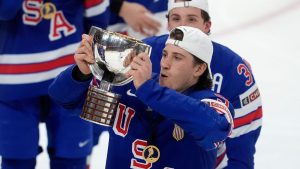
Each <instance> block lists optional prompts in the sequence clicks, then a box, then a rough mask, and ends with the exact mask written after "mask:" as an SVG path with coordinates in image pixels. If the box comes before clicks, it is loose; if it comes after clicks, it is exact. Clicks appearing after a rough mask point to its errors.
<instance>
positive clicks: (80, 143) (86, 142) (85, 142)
mask: <svg viewBox="0 0 300 169" xmlns="http://www.w3.org/2000/svg"><path fill="white" fill-rule="evenodd" d="M89 141H90V140H85V141H82V142H79V143H78V146H79V147H80V148H82V147H84V146H86V145H87V144H88V143H89Z"/></svg>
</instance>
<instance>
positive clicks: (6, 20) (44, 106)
mask: <svg viewBox="0 0 300 169" xmlns="http://www.w3.org/2000/svg"><path fill="white" fill-rule="evenodd" d="M108 5H109V1H108V0H104V1H98V0H63V1H53V0H47V1H46V0H13V1H7V0H0V156H1V158H2V159H1V160H0V163H1V166H0V168H2V169H12V168H13V169H34V168H35V165H36V156H37V155H38V154H39V153H40V152H41V149H40V148H39V146H38V143H39V122H40V121H44V122H45V123H46V128H47V134H48V154H49V157H50V166H51V169H71V168H72V169H85V168H86V163H87V160H86V157H87V156H88V155H89V154H90V153H91V150H92V146H93V138H92V136H93V133H92V124H90V123H88V122H86V121H84V120H82V119H80V118H79V117H78V116H77V115H74V114H76V113H73V114H72V113H71V112H70V111H69V110H65V109H63V108H61V107H60V106H58V105H57V104H55V103H54V102H53V101H52V100H51V99H50V98H49V97H48V85H49V84H50V83H51V82H52V80H53V78H54V77H56V75H57V74H58V73H60V72H61V71H62V70H64V69H65V68H67V67H68V65H70V64H72V63H74V59H73V58H74V51H75V49H76V48H77V46H78V45H79V43H80V40H81V35H82V33H85V32H87V31H88V29H89V27H90V26H91V25H97V26H99V27H104V28H105V27H106V26H107V7H108ZM73 111H80V110H72V112H73ZM79 131H80V132H79Z"/></svg>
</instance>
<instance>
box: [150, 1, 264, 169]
mask: <svg viewBox="0 0 300 169" xmlns="http://www.w3.org/2000/svg"><path fill="white" fill-rule="evenodd" d="M167 18H168V29H169V30H171V29H173V28H174V27H177V26H181V25H186V26H191V27H195V28H198V29H200V30H202V31H203V32H204V33H206V34H209V32H210V28H211V20H210V16H209V11H208V3H207V1H206V0H187V1H182V0H177V1H176V2H174V0H170V1H169V4H168V16H167ZM167 38H168V35H163V36H158V37H152V38H148V39H145V40H144V42H145V43H147V44H149V45H150V46H152V49H153V50H152V54H151V57H150V58H151V61H152V66H153V72H160V66H159V63H160V59H161V57H159V56H162V52H163V48H164V44H165V42H166V40H167ZM213 47H214V52H213V56H212V61H211V64H210V68H211V71H212V74H213V87H212V90H213V91H215V92H216V93H220V94H221V95H223V96H224V97H226V98H227V99H228V100H229V101H230V102H231V103H232V104H233V106H234V108H235V119H234V124H235V125H234V130H233V134H232V138H230V139H228V140H227V141H226V148H227V150H226V148H225V147H222V148H220V149H219V152H218V156H219V158H218V161H217V168H227V169H237V168H238V169H253V168H254V154H255V144H256V141H257V139H258V137H259V135H260V130H261V125H262V103H261V97H260V93H259V89H258V87H257V84H256V82H255V79H254V76H253V74H252V71H251V68H250V65H249V64H248V63H247V62H246V60H245V59H243V58H241V57H240V56H239V55H238V54H236V53H235V52H233V51H232V50H231V49H229V48H228V47H226V46H223V45H221V44H218V43H216V42H213ZM227 158H228V159H229V160H228V163H227Z"/></svg>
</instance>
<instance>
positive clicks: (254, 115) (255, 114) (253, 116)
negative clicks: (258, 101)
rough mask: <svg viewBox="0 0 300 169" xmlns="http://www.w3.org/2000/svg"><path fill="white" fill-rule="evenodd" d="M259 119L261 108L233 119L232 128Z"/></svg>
mask: <svg viewBox="0 0 300 169" xmlns="http://www.w3.org/2000/svg"><path fill="white" fill-rule="evenodd" d="M260 118H262V107H259V108H257V109H256V110H255V111H254V112H252V113H249V114H247V115H246V116H243V117H240V118H237V119H234V128H238V127H241V126H243V125H246V124H249V123H251V122H252V121H254V120H257V119H260Z"/></svg>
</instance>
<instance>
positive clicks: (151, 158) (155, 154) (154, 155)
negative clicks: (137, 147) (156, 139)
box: [143, 145, 160, 163]
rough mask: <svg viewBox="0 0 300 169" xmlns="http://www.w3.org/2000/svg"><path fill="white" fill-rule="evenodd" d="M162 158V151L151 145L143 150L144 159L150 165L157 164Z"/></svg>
mask: <svg viewBox="0 0 300 169" xmlns="http://www.w3.org/2000/svg"><path fill="white" fill-rule="evenodd" d="M159 157H160V151H159V149H158V148H157V147H156V146H153V145H150V146H147V147H146V148H145V149H144V150H143V158H144V160H145V161H147V162H148V163H155V162H156V161H157V160H158V159H159Z"/></svg>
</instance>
